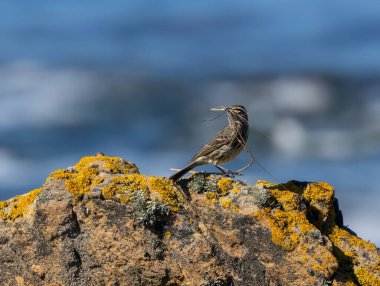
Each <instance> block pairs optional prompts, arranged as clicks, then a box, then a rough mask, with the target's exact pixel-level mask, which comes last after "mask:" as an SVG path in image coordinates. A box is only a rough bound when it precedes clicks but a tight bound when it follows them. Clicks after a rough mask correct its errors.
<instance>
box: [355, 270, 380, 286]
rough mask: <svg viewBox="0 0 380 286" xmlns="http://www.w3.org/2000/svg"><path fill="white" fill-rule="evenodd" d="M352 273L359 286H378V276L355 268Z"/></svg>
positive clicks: (379, 284) (379, 279) (379, 285)
mask: <svg viewBox="0 0 380 286" xmlns="http://www.w3.org/2000/svg"><path fill="white" fill-rule="evenodd" d="M354 273H355V276H356V278H357V279H358V282H359V283H360V285H362V286H380V275H375V274H374V273H373V272H370V271H368V269H365V268H363V267H356V268H355V270H354Z"/></svg>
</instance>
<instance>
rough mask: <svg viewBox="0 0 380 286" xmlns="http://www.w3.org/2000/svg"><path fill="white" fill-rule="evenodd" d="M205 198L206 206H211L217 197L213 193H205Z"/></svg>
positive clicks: (216, 200)
mask: <svg viewBox="0 0 380 286" xmlns="http://www.w3.org/2000/svg"><path fill="white" fill-rule="evenodd" d="M205 197H206V204H207V206H211V205H213V204H214V203H217V202H218V196H217V194H216V193H214V192H206V193H205Z"/></svg>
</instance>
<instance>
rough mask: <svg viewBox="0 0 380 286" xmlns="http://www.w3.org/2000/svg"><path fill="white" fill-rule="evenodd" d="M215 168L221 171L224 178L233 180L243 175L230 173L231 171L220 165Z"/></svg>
mask: <svg viewBox="0 0 380 286" xmlns="http://www.w3.org/2000/svg"><path fill="white" fill-rule="evenodd" d="M215 167H217V168H218V169H219V170H221V171H222V172H223V174H224V175H225V176H227V177H230V178H235V177H237V176H241V175H243V174H242V173H239V172H234V171H231V170H229V169H226V168H224V167H222V166H220V165H215Z"/></svg>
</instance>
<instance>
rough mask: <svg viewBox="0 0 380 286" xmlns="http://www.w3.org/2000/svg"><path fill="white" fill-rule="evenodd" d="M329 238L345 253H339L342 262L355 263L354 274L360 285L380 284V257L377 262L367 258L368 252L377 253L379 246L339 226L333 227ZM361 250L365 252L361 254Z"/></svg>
mask: <svg viewBox="0 0 380 286" xmlns="http://www.w3.org/2000/svg"><path fill="white" fill-rule="evenodd" d="M329 238H330V240H331V241H332V243H333V244H334V246H335V247H336V248H337V249H338V250H339V251H340V252H341V253H343V255H342V254H341V255H338V258H340V259H341V260H342V262H343V261H344V260H350V261H351V263H352V265H353V273H352V274H353V275H354V276H355V277H356V279H357V281H358V282H359V284H360V285H363V286H370V285H371V286H372V285H380V271H379V264H380V261H379V259H378V260H377V262H376V261H375V262H373V261H372V262H370V260H368V259H367V258H366V257H367V255H368V253H370V252H372V251H373V252H375V253H377V248H376V246H375V245H374V244H372V243H370V242H367V241H365V240H363V239H361V238H359V237H356V236H355V235H352V234H350V233H349V232H348V231H346V230H344V229H341V228H339V227H338V226H334V227H333V228H332V231H331V234H330V235H329ZM359 252H364V254H363V255H360V254H358V253H359Z"/></svg>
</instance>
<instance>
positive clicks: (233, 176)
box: [226, 170, 243, 178]
mask: <svg viewBox="0 0 380 286" xmlns="http://www.w3.org/2000/svg"><path fill="white" fill-rule="evenodd" d="M226 175H227V177H230V178H235V177H239V176H242V175H243V173H239V172H234V171H231V170H228V172H227V173H226Z"/></svg>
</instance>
